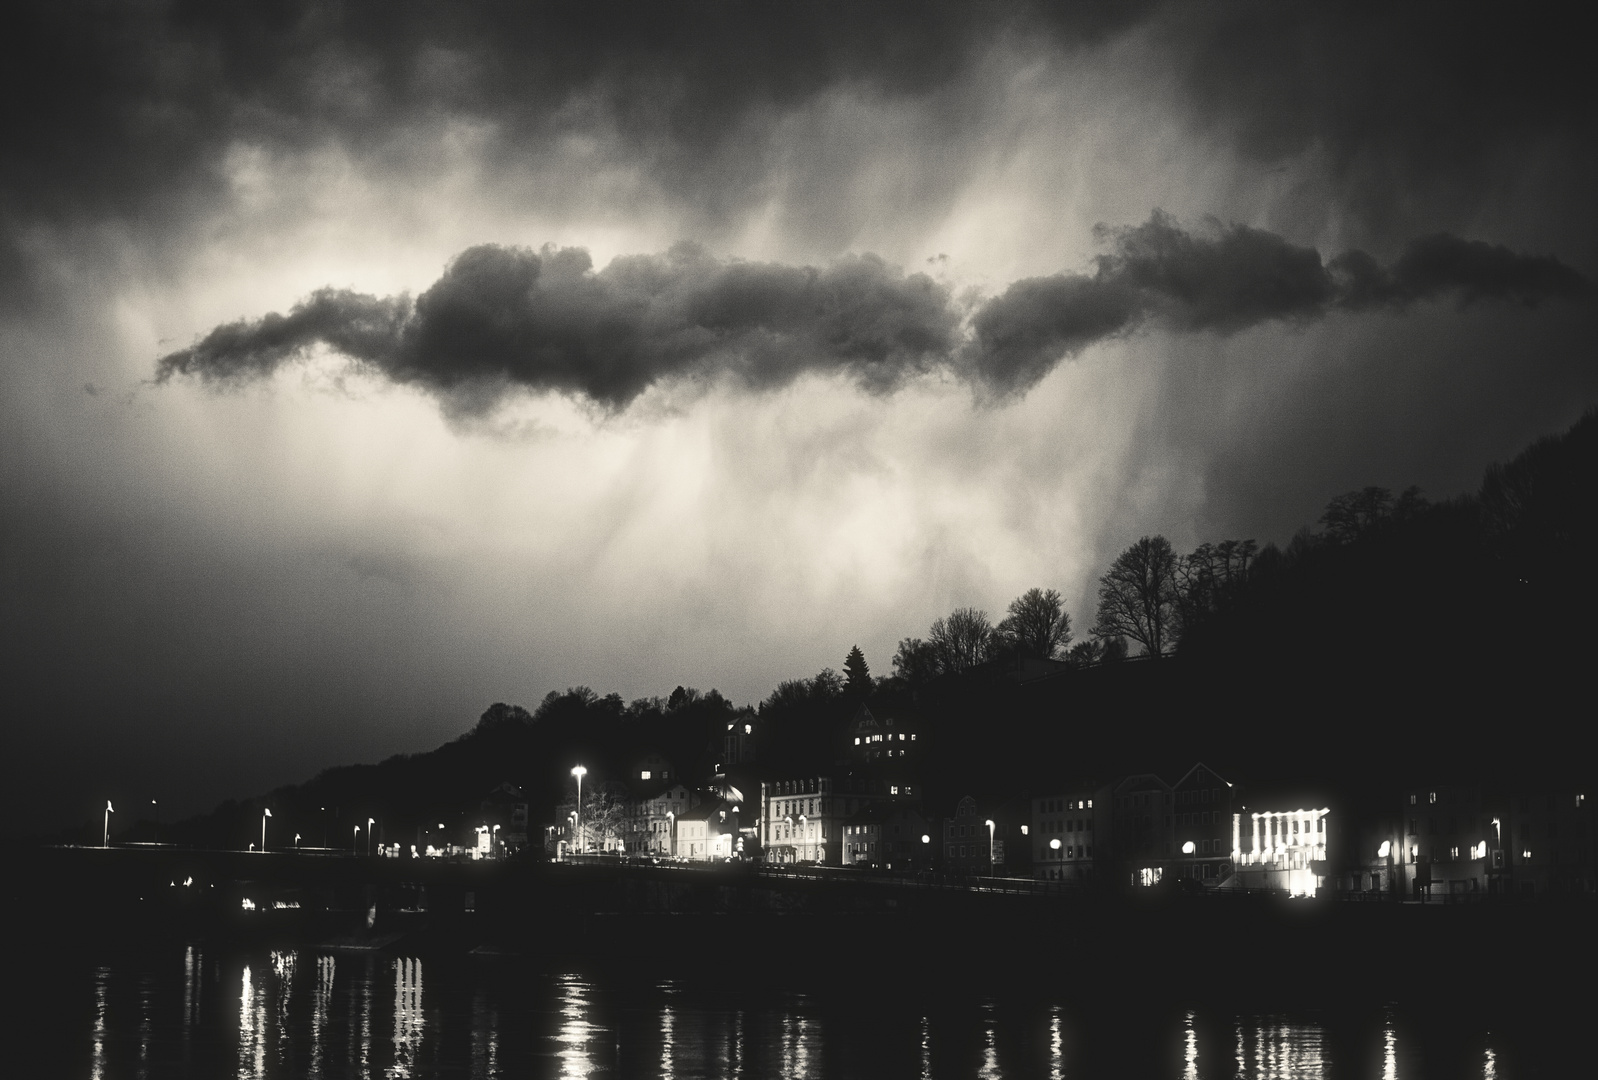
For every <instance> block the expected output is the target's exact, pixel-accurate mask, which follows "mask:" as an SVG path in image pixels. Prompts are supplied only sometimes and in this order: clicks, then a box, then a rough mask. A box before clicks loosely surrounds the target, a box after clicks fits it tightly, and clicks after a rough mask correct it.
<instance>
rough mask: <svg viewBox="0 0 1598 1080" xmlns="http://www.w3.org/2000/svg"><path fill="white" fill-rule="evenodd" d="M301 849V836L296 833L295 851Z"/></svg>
mask: <svg viewBox="0 0 1598 1080" xmlns="http://www.w3.org/2000/svg"><path fill="white" fill-rule="evenodd" d="M299 849H300V834H299V833H295V834H294V850H295V851H298V850H299Z"/></svg>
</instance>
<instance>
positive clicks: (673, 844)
mask: <svg viewBox="0 0 1598 1080" xmlns="http://www.w3.org/2000/svg"><path fill="white" fill-rule="evenodd" d="M666 854H667V857H669V858H672V859H675V858H676V857H677V815H676V814H675V813H673V812H672V811H670V810H667V811H666Z"/></svg>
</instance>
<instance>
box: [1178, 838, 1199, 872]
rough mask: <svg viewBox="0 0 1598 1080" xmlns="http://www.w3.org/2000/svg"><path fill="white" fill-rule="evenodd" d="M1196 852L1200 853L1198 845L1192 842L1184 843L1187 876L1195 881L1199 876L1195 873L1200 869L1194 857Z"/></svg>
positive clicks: (1183, 850) (1183, 852)
mask: <svg viewBox="0 0 1598 1080" xmlns="http://www.w3.org/2000/svg"><path fill="white" fill-rule="evenodd" d="M1196 851H1198V845H1197V844H1195V843H1194V842H1193V841H1191V840H1186V841H1183V843H1182V854H1183V855H1186V856H1187V876H1188V877H1190V878H1195V879H1196V878H1197V877H1198V875H1197V874H1196V873H1194V871H1195V870H1197V869H1198V859H1197V857H1196V856H1195V855H1194V852H1196Z"/></svg>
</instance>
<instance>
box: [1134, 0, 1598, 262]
mask: <svg viewBox="0 0 1598 1080" xmlns="http://www.w3.org/2000/svg"><path fill="white" fill-rule="evenodd" d="M1152 26H1153V29H1154V39H1155V42H1156V48H1157V49H1158V51H1159V52H1160V53H1161V55H1162V57H1163V59H1164V61H1165V62H1166V63H1168V64H1169V65H1170V70H1171V71H1172V72H1173V73H1174V74H1175V75H1176V77H1177V79H1178V80H1179V83H1180V86H1181V88H1182V92H1181V94H1180V95H1179V96H1178V97H1177V99H1176V103H1177V107H1178V108H1179V109H1180V110H1182V111H1183V113H1184V114H1185V115H1186V116H1187V118H1188V119H1189V120H1190V121H1191V122H1193V123H1194V124H1195V126H1196V127H1198V128H1199V130H1200V131H1201V133H1203V134H1204V135H1206V136H1207V137H1210V138H1219V139H1223V140H1225V141H1227V142H1228V143H1230V144H1231V145H1232V146H1233V147H1234V148H1236V149H1237V150H1239V151H1240V152H1241V153H1243V154H1244V155H1245V156H1247V157H1249V158H1251V159H1254V160H1257V161H1260V162H1263V163H1267V164H1275V163H1277V162H1290V161H1292V160H1293V159H1294V158H1296V157H1297V156H1298V155H1300V154H1304V153H1306V152H1308V153H1315V154H1319V155H1322V156H1323V157H1324V161H1325V165H1326V167H1328V168H1329V170H1330V172H1331V174H1332V176H1333V178H1334V182H1335V185H1336V195H1335V198H1336V201H1337V203H1338V204H1339V210H1340V211H1341V213H1342V215H1344V217H1352V218H1354V219H1356V220H1357V228H1358V232H1357V233H1356V235H1360V234H1363V235H1365V236H1375V237H1380V236H1382V235H1383V234H1385V233H1391V232H1397V233H1400V234H1401V233H1403V232H1407V231H1416V230H1418V229H1427V228H1437V227H1459V226H1460V225H1463V224H1464V223H1465V222H1467V221H1468V220H1469V216H1470V214H1471V213H1472V212H1474V211H1476V210H1477V209H1478V208H1479V206H1480V203H1481V202H1482V201H1483V200H1484V199H1502V198H1503V197H1504V187H1503V186H1502V181H1503V180H1504V179H1505V177H1506V176H1507V175H1513V174H1514V173H1515V172H1516V171H1518V170H1520V169H1522V168H1525V167H1528V166H1530V167H1531V168H1534V169H1535V168H1536V167H1537V164H1536V163H1537V160H1538V158H1539V156H1540V154H1541V153H1545V152H1551V153H1552V154H1553V156H1554V158H1555V161H1556V163H1555V165H1554V167H1553V169H1552V171H1550V172H1548V173H1547V174H1546V177H1545V178H1546V180H1548V181H1550V182H1552V183H1553V184H1556V185H1557V187H1556V188H1553V189H1550V190H1545V191H1544V192H1543V195H1544V197H1545V198H1548V199H1552V200H1556V201H1561V202H1566V203H1567V204H1570V209H1571V210H1573V211H1576V212H1579V214H1580V215H1581V216H1582V220H1581V222H1580V223H1579V226H1580V227H1579V228H1577V225H1578V223H1577V222H1576V221H1574V220H1572V219H1570V218H1569V217H1565V218H1564V219H1563V220H1562V225H1563V228H1564V230H1565V233H1564V235H1566V236H1568V235H1569V234H1570V233H1571V232H1572V231H1577V232H1580V233H1582V234H1583V235H1585V234H1586V232H1587V230H1588V229H1589V228H1590V226H1591V224H1592V218H1591V215H1590V207H1589V206H1583V205H1579V203H1581V202H1585V203H1590V202H1591V200H1585V199H1583V198H1582V196H1581V192H1583V191H1586V190H1590V189H1591V187H1592V185H1593V182H1594V180H1595V179H1598V138H1595V136H1598V111H1595V110H1593V109H1592V107H1591V105H1590V104H1589V99H1590V98H1591V96H1592V94H1591V89H1590V86H1589V84H1590V82H1591V79H1590V77H1589V75H1587V74H1586V72H1588V71H1589V69H1590V67H1591V57H1590V53H1591V48H1590V35H1588V34H1587V33H1586V32H1585V31H1584V29H1583V24H1582V23H1581V22H1580V15H1579V9H1573V8H1571V7H1569V6H1568V5H1537V4H1534V5H1531V6H1529V7H1521V8H1517V9H1516V10H1515V12H1514V14H1513V16H1511V14H1510V13H1509V12H1508V11H1507V10H1506V9H1505V8H1504V7H1502V6H1501V5H1496V4H1479V3H1413V4H1277V3H1269V4H1258V3H1255V4H1202V5H1201V4H1172V5H1167V6H1165V7H1163V8H1162V9H1161V12H1160V15H1159V17H1158V18H1156V19H1155V20H1154V21H1153V23H1152Z"/></svg>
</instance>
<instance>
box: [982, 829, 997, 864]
mask: <svg viewBox="0 0 1598 1080" xmlns="http://www.w3.org/2000/svg"><path fill="white" fill-rule="evenodd" d="M983 824H985V825H987V827H988V876H989V877H992V876H993V868H994V867H995V866H997V865H998V863H997V862H996V861H995V860H994V854H995V852H994V850H993V819H992V818H988V820H987V821H986V822H984V823H983Z"/></svg>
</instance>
